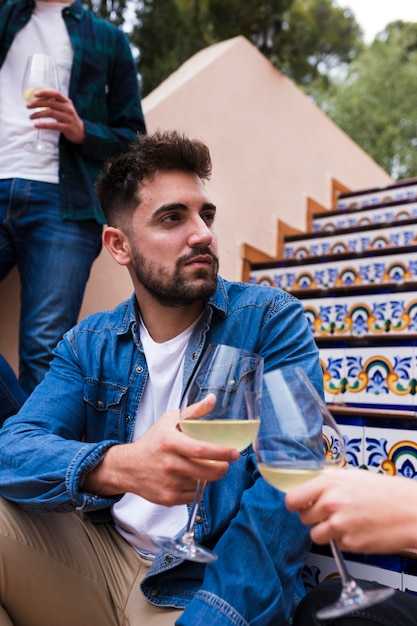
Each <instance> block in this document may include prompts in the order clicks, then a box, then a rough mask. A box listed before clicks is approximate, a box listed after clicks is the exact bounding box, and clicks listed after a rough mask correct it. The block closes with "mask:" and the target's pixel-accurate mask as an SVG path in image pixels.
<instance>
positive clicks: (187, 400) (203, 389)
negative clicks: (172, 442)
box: [152, 344, 263, 563]
mask: <svg viewBox="0 0 417 626" xmlns="http://www.w3.org/2000/svg"><path fill="white" fill-rule="evenodd" d="M262 374H263V358H262V357H260V356H259V355H257V354H254V353H252V352H247V351H246V350H242V349H240V348H234V347H232V346H227V345H223V344H210V345H209V346H208V347H207V350H206V351H205V353H204V354H203V357H202V360H201V362H200V364H199V366H198V368H197V371H196V372H195V374H194V376H193V378H192V380H191V382H190V385H189V386H188V389H187V390H186V394H185V397H184V400H183V403H182V409H181V419H180V424H179V426H180V429H181V430H182V431H183V432H184V433H185V434H186V435H188V436H190V437H193V438H194V439H199V440H202V441H209V442H211V443H215V444H220V445H225V446H232V447H235V448H237V449H238V450H240V451H242V450H245V449H246V448H248V447H249V446H250V445H251V444H253V443H254V442H255V439H256V435H257V433H258V429H259V423H260V408H261V393H262ZM209 393H212V394H214V395H215V396H216V405H215V407H214V408H213V410H212V411H211V412H210V413H209V414H208V415H205V416H204V417H199V418H198V419H187V417H186V411H184V409H185V408H186V407H187V406H188V405H190V404H194V403H195V402H198V401H199V400H202V399H203V398H205V397H206V396H207V395H208V394H209ZM205 486H206V482H205V481H198V484H197V488H196V492H195V496H194V500H193V503H192V506H191V512H190V516H189V519H188V523H187V526H186V528H185V530H184V531H183V532H182V533H181V534H180V535H179V536H177V537H174V538H172V537H153V538H152V541H153V542H154V543H155V545H157V546H159V547H160V548H163V549H164V550H166V551H168V552H170V553H171V554H174V555H175V556H179V557H182V558H184V559H188V560H190V561H198V562H200V563H209V562H210V561H215V560H216V559H217V555H216V554H214V553H213V552H212V551H211V550H208V549H207V548H203V547H202V546H200V545H197V544H196V542H195V540H194V525H195V520H196V516H197V511H198V507H199V505H200V502H201V498H202V496H203V493H204V488H205Z"/></svg>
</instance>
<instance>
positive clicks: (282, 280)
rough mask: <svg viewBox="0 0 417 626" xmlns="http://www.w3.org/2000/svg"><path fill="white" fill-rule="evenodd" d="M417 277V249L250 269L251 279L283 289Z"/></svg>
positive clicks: (323, 287) (349, 285)
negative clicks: (393, 253)
mask: <svg viewBox="0 0 417 626" xmlns="http://www.w3.org/2000/svg"><path fill="white" fill-rule="evenodd" d="M414 281H417V254H416V252H409V253H403V254H401V256H398V255H391V254H389V255H381V256H375V257H365V258H359V259H358V258H351V259H348V260H346V259H340V260H334V259H332V258H327V259H326V261H323V262H321V263H314V262H313V263H308V264H307V263H306V264H303V265H297V266H289V267H275V268H269V269H261V270H253V271H252V272H251V274H250V282H251V283H255V284H264V285H269V286H272V287H280V288H281V289H286V290H300V291H302V290H305V289H330V288H334V287H355V286H358V285H361V286H362V285H384V284H387V285H388V284H395V285H398V284H401V283H406V282H414Z"/></svg>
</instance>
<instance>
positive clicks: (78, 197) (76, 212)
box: [0, 0, 146, 224]
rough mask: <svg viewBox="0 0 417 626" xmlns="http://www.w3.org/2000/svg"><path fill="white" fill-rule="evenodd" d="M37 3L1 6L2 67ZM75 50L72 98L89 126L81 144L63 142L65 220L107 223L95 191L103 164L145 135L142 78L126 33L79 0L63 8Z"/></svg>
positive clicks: (27, 0)
mask: <svg viewBox="0 0 417 626" xmlns="http://www.w3.org/2000/svg"><path fill="white" fill-rule="evenodd" d="M34 6H35V2H34V0H15V1H11V2H10V1H9V2H6V3H4V4H3V5H1V0H0V67H1V66H2V64H3V61H4V59H5V57H6V54H7V51H8V50H9V48H10V46H11V45H12V41H13V38H14V36H15V35H16V33H17V32H18V31H19V30H20V29H21V28H23V27H24V26H25V25H26V24H27V22H28V21H29V20H30V17H31V15H32V11H33V9H34ZM62 14H63V18H64V21H65V24H66V27H67V29H68V34H69V37H70V39H71V42H72V46H73V50H74V60H73V66H72V72H71V80H70V86H69V94H68V95H69V97H70V98H71V100H72V101H73V103H74V106H75V109H76V110H77V113H78V115H79V116H80V117H81V118H82V120H83V122H84V125H85V132H86V137H85V141H84V143H83V144H82V145H76V144H73V143H71V142H70V141H68V140H67V139H66V138H65V137H64V136H63V135H62V134H61V136H60V141H59V187H60V192H61V200H62V214H63V218H64V219H71V220H82V219H96V220H97V221H98V222H99V223H102V224H104V223H105V219H104V216H103V214H102V212H101V209H100V206H99V203H98V200H97V198H96V195H95V192H94V183H95V181H96V180H97V178H98V176H99V173H100V170H101V168H102V166H103V163H104V161H106V160H107V159H108V158H109V157H111V156H113V155H115V154H117V153H118V152H121V151H126V150H127V148H128V146H129V144H131V143H132V142H133V141H134V140H135V137H136V134H137V133H138V132H139V133H144V132H146V129H145V122H144V117H143V113H142V107H141V101H140V93H139V86H138V78H137V74H136V69H135V64H134V61H133V57H132V53H131V50H130V46H129V41H128V39H127V37H126V35H125V33H123V31H122V30H120V29H118V28H116V27H115V26H113V25H111V24H109V23H108V22H106V21H105V20H103V19H100V18H97V17H96V16H95V15H93V13H91V11H88V10H86V9H85V8H84V7H83V5H82V4H81V2H80V1H79V0H76V1H75V2H74V3H73V4H71V5H70V6H68V7H63V11H62Z"/></svg>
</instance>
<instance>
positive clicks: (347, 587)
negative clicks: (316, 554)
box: [330, 541, 358, 593]
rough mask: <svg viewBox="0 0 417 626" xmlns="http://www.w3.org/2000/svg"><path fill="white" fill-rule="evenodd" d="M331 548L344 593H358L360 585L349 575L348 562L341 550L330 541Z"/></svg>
mask: <svg viewBox="0 0 417 626" xmlns="http://www.w3.org/2000/svg"><path fill="white" fill-rule="evenodd" d="M330 547H331V549H332V553H333V557H334V560H335V561H336V565H337V569H338V570H339V574H340V578H341V580H342V587H343V591H344V592H345V593H356V592H357V589H358V585H357V584H356V582H355V580H354V579H353V578H352V576H351V575H350V574H349V571H348V568H347V567H346V561H345V559H344V557H343V554H342V552H341V550H339V548H338V547H337V545H336V543H335V542H334V541H330Z"/></svg>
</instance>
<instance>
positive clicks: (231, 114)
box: [0, 37, 392, 367]
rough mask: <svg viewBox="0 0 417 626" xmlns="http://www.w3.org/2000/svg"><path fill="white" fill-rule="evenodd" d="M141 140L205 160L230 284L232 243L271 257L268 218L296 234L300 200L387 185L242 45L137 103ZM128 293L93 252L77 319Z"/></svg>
mask: <svg viewBox="0 0 417 626" xmlns="http://www.w3.org/2000/svg"><path fill="white" fill-rule="evenodd" d="M143 107H144V113H145V118H146V123H147V127H148V130H149V131H150V132H151V131H153V130H155V129H157V128H161V129H178V130H181V131H184V132H185V133H187V134H188V135H190V136H193V137H198V138H200V139H203V140H204V141H205V142H206V143H207V144H208V146H209V148H210V151H211V154H212V159H213V176H212V179H211V181H210V183H209V184H208V187H209V191H210V195H211V197H212V200H213V201H214V202H215V203H216V204H217V206H218V216H217V218H216V228H217V231H218V235H219V246H220V271H221V273H222V274H223V276H225V277H226V278H229V279H240V277H241V268H242V264H241V259H240V249H241V244H242V243H248V244H251V245H252V246H254V247H256V248H259V249H261V250H263V251H264V252H266V253H267V254H271V255H274V254H275V241H276V221H277V219H278V218H280V219H282V220H284V221H286V222H287V223H289V224H290V225H292V226H294V227H298V228H301V229H304V228H305V218H306V213H305V208H306V204H305V203H306V198H307V197H308V196H310V197H312V198H314V199H315V200H316V201H317V202H319V203H321V204H323V205H324V206H326V207H329V208H330V201H331V198H330V194H331V185H330V183H331V179H332V178H335V179H337V180H338V181H340V182H341V183H343V184H344V185H346V186H347V187H349V188H351V189H352V190H359V189H364V188H367V187H378V186H385V185H387V184H390V183H391V182H392V181H391V179H390V177H389V176H388V175H387V174H386V172H384V171H383V170H382V169H381V168H380V167H379V166H378V165H377V164H376V163H375V162H374V161H372V159H370V157H368V155H367V154H365V153H364V152H363V151H362V150H361V149H360V148H359V147H358V146H357V145H356V144H354V143H353V142H352V141H351V140H350V139H349V138H348V137H347V136H346V135H345V134H344V133H343V132H341V131H340V129H339V128H338V127H337V126H335V124H333V123H332V122H331V121H330V120H329V119H328V118H327V117H326V116H325V115H324V114H323V113H322V112H321V111H320V110H319V109H318V108H317V107H316V106H315V105H314V104H313V103H311V102H310V101H309V100H308V99H307V98H306V97H305V96H304V94H303V93H302V92H301V91H300V90H299V89H298V88H297V87H296V86H295V85H294V84H293V83H292V82H291V81H290V80H288V79H287V78H286V77H285V76H283V75H282V74H281V73H280V72H279V71H278V70H276V69H275V68H274V67H273V66H272V65H271V64H270V62H269V61H268V60H267V59H266V58H265V57H264V56H262V54H260V53H259V52H258V50H257V49H256V48H255V47H254V46H253V45H252V44H251V43H250V42H249V41H247V40H246V39H245V38H243V37H236V38H234V39H231V40H228V41H225V42H222V43H220V44H217V45H214V46H211V47H210V48H207V49H205V50H203V51H201V52H200V53H198V54H197V55H195V56H194V57H192V58H191V59H190V60H189V61H187V62H186V63H185V64H184V65H183V66H182V67H181V68H180V69H179V70H178V71H177V72H175V73H174V74H172V75H171V76H170V77H169V78H168V79H167V80H166V81H164V82H163V83H162V84H161V85H160V86H159V87H158V88H157V89H156V90H155V91H153V92H152V93H151V94H150V95H149V96H148V97H147V98H145V99H144V102H143ZM131 291H132V287H131V283H130V279H129V277H128V274H127V271H126V270H125V269H122V268H120V267H118V266H117V265H116V264H115V263H114V262H113V261H112V260H111V259H110V257H109V255H108V253H107V251H105V250H104V251H103V252H102V253H101V255H100V257H99V259H98V260H97V261H96V263H95V264H94V266H93V269H92V274H91V277H90V281H89V284H88V286H87V291H86V295H85V299H84V304H83V308H82V312H81V316H82V317H84V316H85V315H87V314H89V313H91V312H93V311H97V310H101V309H104V308H109V307H113V306H114V305H115V304H116V303H117V302H119V301H120V300H122V299H124V298H125V297H128V296H129V295H130V293H131ZM0 302H1V307H0V352H1V353H3V354H4V355H5V356H6V357H7V358H8V359H9V361H10V362H11V363H12V365H13V366H14V367H16V362H17V326H18V311H19V308H18V279H17V274H16V272H13V274H12V275H11V276H9V277H8V279H7V280H6V281H4V282H3V283H2V284H0Z"/></svg>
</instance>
